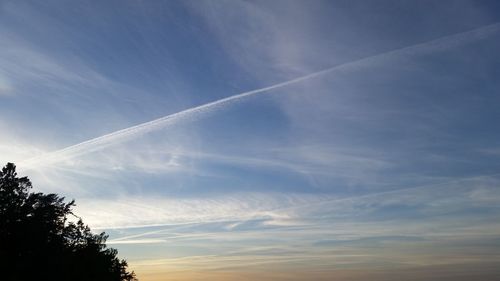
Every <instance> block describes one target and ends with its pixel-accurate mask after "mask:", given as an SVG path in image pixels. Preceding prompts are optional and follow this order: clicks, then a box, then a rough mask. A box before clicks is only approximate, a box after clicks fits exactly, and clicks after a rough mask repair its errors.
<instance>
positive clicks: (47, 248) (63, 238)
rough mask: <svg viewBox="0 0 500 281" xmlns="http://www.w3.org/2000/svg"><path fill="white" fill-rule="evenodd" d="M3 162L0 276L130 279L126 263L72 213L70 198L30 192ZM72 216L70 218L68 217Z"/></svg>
mask: <svg viewBox="0 0 500 281" xmlns="http://www.w3.org/2000/svg"><path fill="white" fill-rule="evenodd" d="M31 188H32V185H31V182H30V180H29V179H28V178H27V177H18V176H17V173H16V166H15V165H14V164H12V163H7V165H6V166H5V167H3V168H2V171H1V172H0V280H5V281H25V280H29V281H34V280H54V281H59V280H60V281H63V280H64V281H70V280H72V281H80V280H81V281H132V280H137V279H136V278H135V274H134V273H133V272H131V273H130V272H128V271H127V262H126V261H125V260H120V259H118V258H117V251H116V250H115V249H112V248H107V247H106V244H105V243H106V239H107V237H108V236H107V235H106V234H105V233H104V232H102V233H100V234H93V233H92V232H91V231H90V228H89V227H88V226H86V225H85V224H84V223H83V222H82V220H81V219H79V218H78V217H76V216H75V215H74V214H73V213H72V207H73V206H74V205H75V202H74V201H71V202H69V203H66V202H64V197H60V196H58V195H57V194H43V193H34V192H30V189H31ZM72 217H73V218H76V219H77V220H76V222H73V221H70V220H69V219H70V218H72Z"/></svg>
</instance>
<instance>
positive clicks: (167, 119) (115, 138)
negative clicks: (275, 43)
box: [20, 23, 500, 169]
mask: <svg viewBox="0 0 500 281" xmlns="http://www.w3.org/2000/svg"><path fill="white" fill-rule="evenodd" d="M499 28H500V23H495V24H492V25H488V26H483V27H480V28H477V29H474V30H471V31H466V32H462V33H458V34H454V35H449V36H445V37H441V38H438V39H434V40H431V41H427V42H424V43H420V44H416V45H412V46H408V47H403V48H399V49H395V50H392V51H388V52H385V53H381V54H377V55H373V56H369V57H366V58H362V59H359V60H354V61H351V62H347V63H344V64H340V65H336V66H333V67H331V68H327V69H324V70H321V71H318V72H314V73H311V74H308V75H304V76H301V77H298V78H295V79H292V80H288V81H285V82H281V83H278V84H274V85H272V86H268V87H264V88H260V89H256V90H252V91H248V92H244V93H241V94H237V95H233V96H230V97H227V98H223V99H220V100H216V101H213V102H210V103H206V104H203V105H200V106H196V107H192V108H189V109H186V110H183V111H180V112H177V113H174V114H170V115H167V116H164V117H161V118H158V119H155V120H152V121H149V122H145V123H142V124H139V125H135V126H131V127H128V128H125V129H122V130H118V131H115V132H112V133H109V134H106V135H103V136H100V137H97V138H93V139H90V140H87V141H84V142H81V143H78V144H75V145H72V146H69V147H66V148H63V149H61V150H57V151H54V152H51V153H48V154H44V155H41V156H38V157H34V158H31V159H28V160H26V161H24V162H22V163H20V164H21V165H22V166H24V167H26V168H27V169H28V168H33V167H36V166H37V165H43V164H48V163H54V162H58V161H61V160H64V159H68V158H73V157H77V156H79V155H82V154H86V153H89V152H93V151H97V150H100V149H102V148H105V147H107V146H109V145H111V144H113V143H115V142H123V141H126V140H128V139H130V138H133V137H136V136H139V135H143V134H146V133H148V132H151V131H154V130H158V129H161V128H165V127H167V126H169V125H173V124H175V123H177V122H179V121H181V120H185V119H195V118H199V117H201V115H202V114H203V113H205V114H207V113H210V112H213V111H215V110H216V109H219V108H222V107H224V106H228V105H230V104H232V103H235V102H237V101H242V100H244V99H245V98H247V97H250V96H253V95H256V94H260V93H265V92H269V91H271V90H274V89H278V88H282V87H285V86H289V85H292V84H296V83H299V82H302V81H305V80H309V79H313V78H316V77H319V76H322V75H325V74H329V73H332V72H335V71H343V70H347V69H349V68H352V67H359V66H362V65H366V64H370V63H373V62H376V61H379V60H382V59H388V58H390V57H392V56H396V55H412V54H423V53H426V52H432V51H436V50H439V49H444V48H450V47H453V46H456V45H460V44H464V43H466V42H470V41H474V40H479V39H482V38H486V37H488V36H489V35H491V34H494V33H495V32H497V31H498V30H499Z"/></svg>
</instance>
